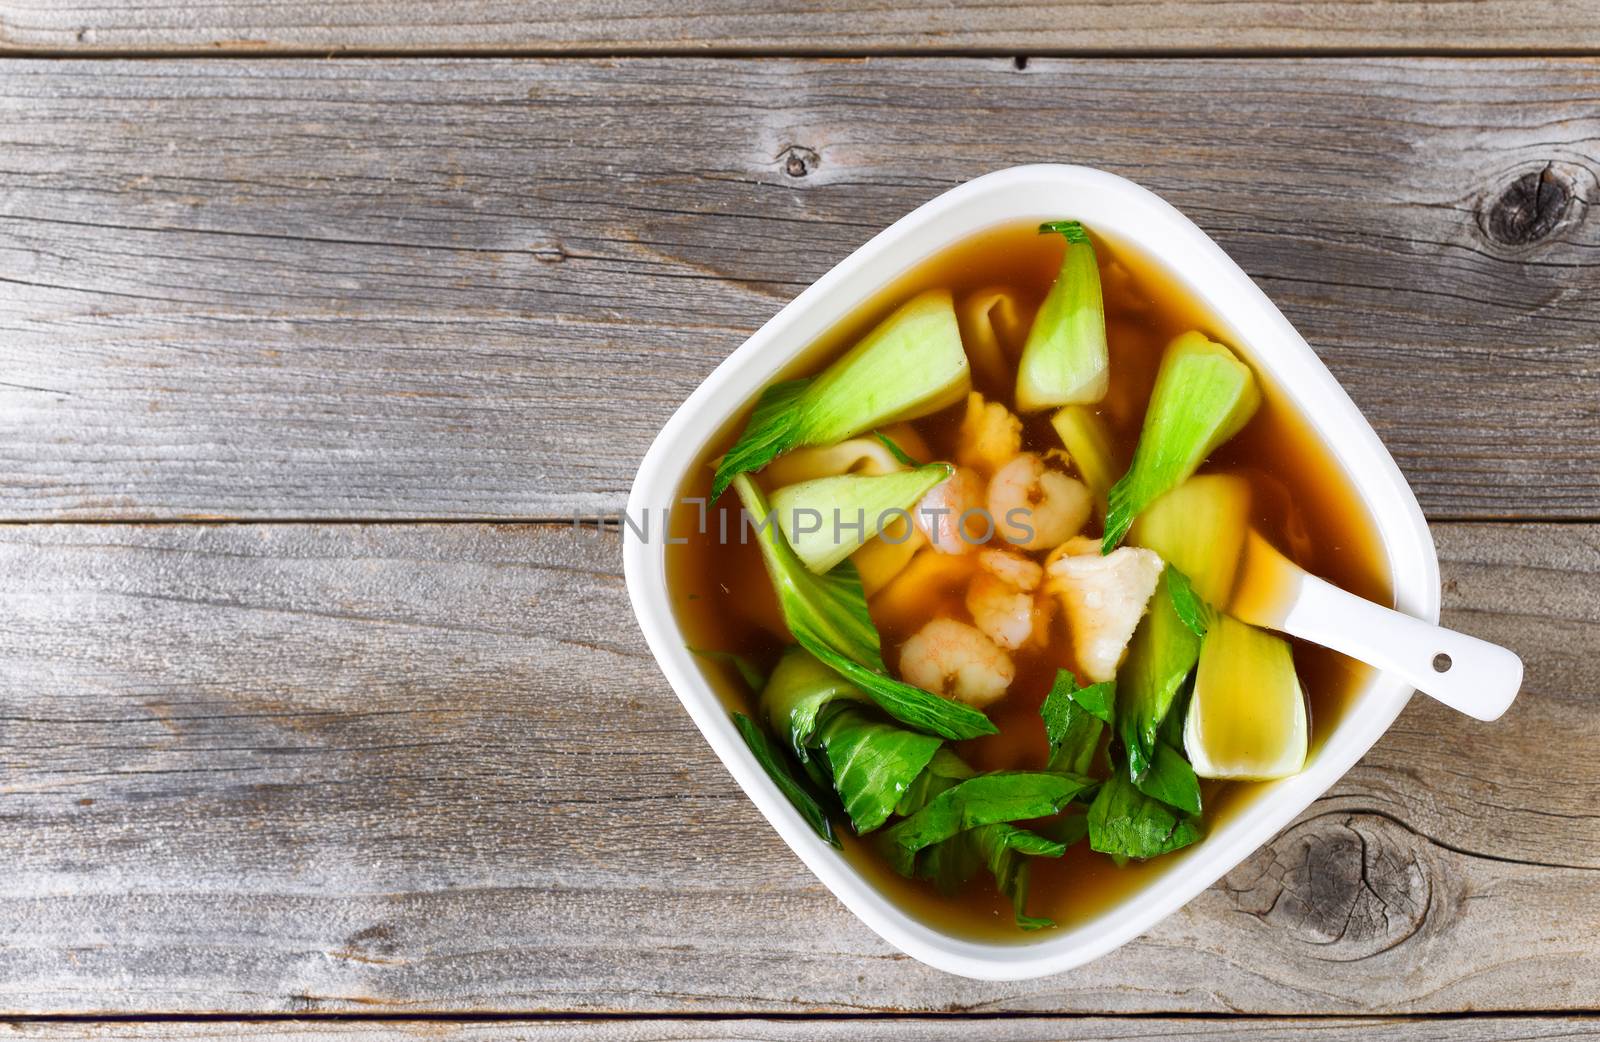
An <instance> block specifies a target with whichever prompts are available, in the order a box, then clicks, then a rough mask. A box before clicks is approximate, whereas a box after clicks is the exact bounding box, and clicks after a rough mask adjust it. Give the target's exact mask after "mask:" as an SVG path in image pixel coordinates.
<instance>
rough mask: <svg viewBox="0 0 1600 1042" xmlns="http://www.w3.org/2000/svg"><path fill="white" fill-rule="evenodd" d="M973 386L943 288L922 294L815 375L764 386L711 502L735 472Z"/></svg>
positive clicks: (931, 408) (938, 403)
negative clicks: (765, 388)
mask: <svg viewBox="0 0 1600 1042" xmlns="http://www.w3.org/2000/svg"><path fill="white" fill-rule="evenodd" d="M971 385H972V379H971V373H970V371H969V369H968V366H967V356H966V353H965V352H964V351H963V350H962V348H961V330H960V327H959V326H958V324H957V322H956V312H955V305H954V303H953V302H952V300H951V296H950V292H949V291H948V290H928V291H927V292H925V293H920V294H918V295H917V296H915V297H913V298H911V300H909V301H907V302H906V303H905V304H904V305H902V306H901V307H900V308H899V309H898V310H897V311H895V312H894V314H892V315H890V316H889V317H888V318H886V319H884V320H883V321H882V322H880V323H879V324H878V326H877V327H876V328H874V329H873V330H872V332H870V333H868V334H867V335H866V337H865V338H863V339H862V340H861V342H860V343H858V344H856V346H855V347H853V348H851V349H850V351H849V352H848V353H847V354H845V355H844V357H842V358H840V359H839V360H838V361H836V362H834V363H833V364H832V365H830V366H828V368H826V369H824V370H823V371H822V373H821V374H820V375H818V376H816V377H808V378H804V379H799V380H788V381H785V382H783V383H779V384H774V385H773V386H771V387H769V388H767V390H766V392H765V393H764V394H762V396H761V398H760V400H759V401H758V402H757V403H756V408H755V412H754V413H752V414H751V416H750V422H749V423H748V424H746V425H745V429H744V432H743V433H742V434H740V435H739V440H738V441H737V442H735V443H734V446H733V448H732V449H730V450H728V454H727V455H726V456H724V457H723V458H722V460H721V462H720V463H718V464H717V470H716V475H715V476H714V477H713V478H712V481H711V498H712V499H715V498H717V497H718V496H720V495H722V492H723V490H724V489H726V488H727V487H728V485H729V483H731V482H732V481H733V479H734V477H735V475H738V474H744V473H747V472H750V471H756V470H760V469H761V468H762V467H765V466H766V465H767V464H768V463H770V462H772V460H774V459H776V458H777V457H778V456H781V455H783V454H784V453H785V452H788V451H789V450H791V449H797V448H801V447H802V446H807V445H832V444H833V443H834V442H838V441H843V440H844V439H846V438H850V437H854V436H855V435H857V434H860V433H862V432H863V431H868V430H871V429H872V428H874V427H878V426H881V425H883V424H887V423H892V422H894V421H896V420H906V419H913V418H915V417H918V416H925V415H927V414H928V413H931V412H937V411H939V410H940V409H942V408H944V407H945V406H947V405H953V404H955V403H956V402H959V401H961V399H962V398H964V397H966V394H967V391H968V389H969V388H970V387H971Z"/></svg>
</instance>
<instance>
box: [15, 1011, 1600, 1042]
mask: <svg viewBox="0 0 1600 1042" xmlns="http://www.w3.org/2000/svg"><path fill="white" fill-rule="evenodd" d="M8 1027H9V1028H10V1030H9V1031H8V1032H7V1037H8V1038H18V1039H37V1040H40V1042H73V1040H78V1039H82V1040H94V1042H124V1040H126V1042H142V1040H146V1039H162V1040H167V1039H171V1040H175V1042H205V1040H209V1039H227V1040H234V1039H240V1040H243V1039H259V1040H263V1042H280V1040H285V1042H302V1040H303V1042H324V1040H326V1042H367V1040H375V1039H412V1038H420V1039H428V1040H430V1042H431V1040H446V1042H512V1040H515V1042H966V1040H969V1039H971V1038H973V1037H974V1036H978V1037H982V1038H983V1039H986V1040H989V1042H1124V1040H1131V1039H1149V1038H1168V1037H1173V1036H1181V1037H1182V1038H1184V1039H1185V1040H1188V1042H1228V1040H1243V1042H1348V1040H1351V1039H1362V1040H1370V1042H1513V1040H1516V1042H1537V1040H1540V1039H1559V1040H1561V1042H1581V1040H1583V1039H1594V1038H1600V1021H1597V1020H1596V1018H1593V1017H1573V1016H1547V1017H1471V1018H1449V1019H1445V1020H1432V1021H1428V1020H1423V1021H1419V1020H1391V1019H1383V1018H1377V1017H1360V1018H1321V1017H1292V1018H1290V1017H1284V1018H1273V1017H1269V1018H1250V1019H1244V1018H1212V1019H1206V1020H1193V1019H1185V1018H1140V1019H1137V1020H1109V1019H1104V1018H1100V1017H1028V1018H1017V1019H1007V1018H986V1019H984V1020H982V1021H980V1022H976V1023H974V1022H973V1021H972V1020H970V1019H956V1018H942V1017H918V1018H916V1019H871V1020H868V1019H849V1020H812V1019H804V1020H774V1019H756V1018H751V1019H747V1020H745V1019H741V1020H654V1019H651V1020H646V1019H636V1018H628V1019H626V1020H621V1021H605V1020H600V1021H581V1020H568V1021H560V1020H545V1021H540V1020H513V1021H498V1022H493V1023H481V1022H480V1023H459V1022H456V1023H452V1022H449V1021H444V1022H441V1021H420V1022H419V1021H415V1020H377V1021H339V1020H324V1021H314V1020H309V1021H308V1020H302V1021H281V1020H274V1021H260V1020H258V1021H245V1022H240V1021H226V1022H221V1023H218V1022H202V1023H183V1022H176V1023H175V1022H171V1021H165V1022H156V1023H127V1022H110V1023H106V1022H94V1021H90V1022H87V1023H86V1022H81V1021H79V1022H65V1023H63V1022H60V1021H54V1022H51V1021H46V1022H21V1023H14V1024H12V1025H8Z"/></svg>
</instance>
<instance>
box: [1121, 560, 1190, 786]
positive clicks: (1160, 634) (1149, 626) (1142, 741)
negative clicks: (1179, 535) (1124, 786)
mask: <svg viewBox="0 0 1600 1042" xmlns="http://www.w3.org/2000/svg"><path fill="white" fill-rule="evenodd" d="M1175 575H1181V573H1179V572H1177V571H1176V570H1174V569H1172V568H1167V569H1164V570H1163V572H1162V576H1161V585H1160V586H1158V587H1157V588H1156V593H1155V596H1154V597H1152V598H1150V610H1149V611H1147V612H1146V613H1145V616H1144V618H1143V619H1142V620H1140V622H1139V628H1138V629H1136V630H1134V631H1133V640H1131V641H1130V642H1129V643H1128V657H1127V659H1126V660H1124V662H1123V663H1122V668H1121V669H1120V670H1118V671H1117V687H1118V690H1119V692H1120V700H1119V703H1118V706H1117V735H1118V737H1120V738H1121V739H1122V744H1123V746H1124V747H1125V748H1126V750H1127V756H1128V770H1129V772H1130V773H1129V776H1130V777H1132V778H1134V779H1136V780H1137V779H1140V778H1143V777H1144V775H1145V773H1146V772H1147V771H1148V770H1149V769H1150V764H1151V761H1152V760H1153V759H1154V757H1155V743H1156V732H1157V731H1158V730H1159V729H1160V727H1161V722H1162V721H1163V720H1165V719H1166V716H1167V712H1168V710H1170V709H1171V707H1172V701H1173V699H1174V698H1175V697H1176V696H1177V693H1178V689H1179V687H1180V686H1181V685H1182V684H1183V681H1184V678H1186V677H1187V676H1188V675H1189V673H1190V671H1191V670H1193V669H1194V665H1195V662H1196V660H1198V659H1199V657H1200V638H1199V637H1197V636H1195V634H1194V631H1193V630H1192V629H1190V628H1189V627H1188V626H1186V625H1185V624H1184V622H1183V620H1182V619H1181V618H1179V617H1178V612H1177V609H1176V608H1175V607H1174V601H1173V596H1172V593H1171V582H1172V577H1173V576H1175Z"/></svg>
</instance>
